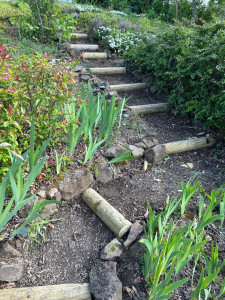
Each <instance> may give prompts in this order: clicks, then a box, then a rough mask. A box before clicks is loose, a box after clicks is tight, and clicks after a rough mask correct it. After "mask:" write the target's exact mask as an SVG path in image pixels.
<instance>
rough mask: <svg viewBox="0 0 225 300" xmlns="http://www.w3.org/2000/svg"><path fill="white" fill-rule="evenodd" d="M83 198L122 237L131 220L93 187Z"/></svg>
mask: <svg viewBox="0 0 225 300" xmlns="http://www.w3.org/2000/svg"><path fill="white" fill-rule="evenodd" d="M82 199H83V200H84V202H85V203H86V204H87V205H88V206H89V207H90V209H91V210H93V211H94V213H96V215H97V216H98V217H99V218H100V219H101V220H102V221H103V222H104V223H105V224H106V225H107V226H108V227H109V228H110V229H111V230H112V231H113V232H114V233H115V234H116V235H118V236H119V237H122V236H123V235H124V234H125V233H126V232H127V231H128V230H129V228H130V227H131V225H132V224H131V222H130V221H128V220H126V219H125V218H124V216H123V215H122V214H121V213H120V212H118V211H117V210H116V209H115V208H114V207H113V206H112V205H110V204H109V203H108V202H107V201H106V200H105V199H104V198H102V197H101V196H100V195H99V194H98V193H97V192H95V191H94V190H93V189H87V190H86V191H85V192H83V194H82Z"/></svg>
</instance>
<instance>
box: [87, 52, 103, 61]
mask: <svg viewBox="0 0 225 300" xmlns="http://www.w3.org/2000/svg"><path fill="white" fill-rule="evenodd" d="M82 56H83V58H85V59H107V57H108V55H107V53H106V52H84V53H83V55H82Z"/></svg>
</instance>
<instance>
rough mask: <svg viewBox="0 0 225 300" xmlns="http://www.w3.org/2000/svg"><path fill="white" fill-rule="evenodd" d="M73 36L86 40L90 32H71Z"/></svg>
mask: <svg viewBox="0 0 225 300" xmlns="http://www.w3.org/2000/svg"><path fill="white" fill-rule="evenodd" d="M71 37H72V38H74V39H82V40H86V39H87V38H88V34H87V33H79V32H77V33H76V32H74V33H71Z"/></svg>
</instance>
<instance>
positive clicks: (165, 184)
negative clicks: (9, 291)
mask: <svg viewBox="0 0 225 300" xmlns="http://www.w3.org/2000/svg"><path fill="white" fill-rule="evenodd" d="M86 43H88V41H87V42H86ZM82 65H83V66H85V67H88V68H90V67H106V66H114V67H115V66H120V65H121V61H118V60H112V59H108V60H105V61H102V60H97V61H95V60H85V61H84V62H83V63H82ZM98 77H99V78H101V80H102V81H103V82H106V81H108V82H109V83H110V84H122V83H133V82H137V81H136V80H135V79H134V78H133V77H132V75H131V74H124V75H119V76H117V75H115V76H112V75H110V76H102V75H99V76H98ZM124 95H125V96H130V99H129V102H128V104H129V105H138V104H147V103H157V102H159V99H160V97H158V96H155V95H154V94H151V93H149V92H148V91H146V90H145V91H137V92H132V93H126V94H121V95H120V96H124ZM160 100H161V99H160ZM164 101H165V98H164ZM151 135H154V137H155V138H156V139H157V140H158V141H159V143H165V142H171V141H176V140H182V139H187V138H189V137H200V136H202V135H204V133H203V130H202V129H201V128H200V129H199V128H196V127H194V126H193V125H192V124H191V123H190V122H189V121H188V120H186V119H184V118H183V117H179V116H174V115H172V114H170V113H168V114H155V115H147V116H143V117H141V118H131V119H130V118H129V119H127V118H124V121H123V125H122V128H121V135H120V137H119V140H118V142H119V143H120V144H133V143H135V142H140V141H141V140H142V139H143V138H144V137H146V136H151ZM219 149H221V148H217V146H214V147H212V148H206V149H201V150H198V151H193V152H187V153H183V154H175V155H173V156H172V155H171V156H169V157H167V158H166V160H165V162H164V163H163V164H162V165H160V166H155V165H150V166H149V168H148V170H147V171H146V172H144V171H143V162H144V160H143V158H138V159H136V160H134V161H132V162H131V163H130V165H129V166H127V167H126V168H124V169H123V170H122V171H121V173H120V174H119V177H118V178H117V179H116V180H114V181H112V182H110V183H108V184H100V183H98V182H96V183H94V185H93V188H94V189H95V190H96V191H98V192H99V194H100V195H101V196H103V197H105V199H107V200H108V201H109V203H110V204H112V205H113V206H114V207H115V208H116V209H117V210H118V211H120V212H121V213H122V214H123V215H124V216H125V217H126V218H127V219H129V220H130V221H131V222H134V221H135V220H136V219H143V216H144V215H145V213H146V210H147V203H149V204H150V205H151V207H152V208H153V209H154V210H155V211H156V213H158V212H160V211H161V210H163V208H164V206H165V200H166V197H167V195H169V197H170V198H172V197H174V196H179V195H180V190H181V188H180V182H182V181H184V182H187V181H188V179H189V178H190V177H191V176H193V175H194V174H196V172H199V179H200V180H201V182H202V184H203V186H204V187H205V188H206V189H207V190H211V189H213V188H217V187H219V186H220V185H221V184H222V183H223V182H224V173H225V165H224V158H223V157H221V156H218V155H217V152H218V151H219ZM53 218H63V220H62V221H59V222H56V223H55V224H54V228H50V230H48V231H47V232H46V243H45V244H44V245H41V246H38V245H37V246H36V247H35V248H34V249H33V251H32V252H26V254H25V258H26V273H25V276H24V277H23V279H22V280H21V281H20V282H19V286H35V285H47V284H59V283H78V282H79V283H81V282H87V281H88V273H89V270H90V268H91V267H92V266H93V264H95V263H96V261H97V260H98V259H99V253H100V250H101V249H102V248H103V247H104V246H105V245H106V244H107V243H108V242H110V241H111V240H112V238H113V237H114V234H113V233H112V232H111V231H110V230H109V229H108V228H107V227H106V226H105V225H104V224H103V223H102V222H101V221H100V220H99V219H98V217H96V216H95V214H94V213H93V212H92V211H91V210H90V209H89V208H88V207H87V206H86V205H85V204H84V203H83V202H82V200H81V198H80V197H78V198H76V199H74V200H73V201H68V202H64V203H62V205H61V209H60V210H59V211H58V213H57V214H56V215H54V216H53ZM74 234H75V235H76V239H75V240H74ZM139 260H140V258H139V257H138V256H136V255H135V253H129V255H127V256H123V257H122V258H120V259H118V276H119V278H120V280H121V281H122V284H123V287H129V288H132V285H133V286H134V287H135V288H136V289H137V290H138V292H139V294H140V296H144V293H145V288H144V281H143V278H142V275H141V274H142V273H141V266H140V264H139ZM135 297H136V296H135V295H134V296H132V295H131V294H130V295H129V293H127V292H126V291H125V290H124V295H123V299H125V300H128V299H137V298H135ZM182 297H183V298H182ZM177 299H185V297H184V295H178V297H177ZM187 299H188V298H187Z"/></svg>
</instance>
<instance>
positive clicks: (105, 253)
mask: <svg viewBox="0 0 225 300" xmlns="http://www.w3.org/2000/svg"><path fill="white" fill-rule="evenodd" d="M123 248H124V247H123V245H122V244H121V243H120V242H119V241H118V240H117V239H116V238H115V239H113V240H112V241H111V242H110V243H109V244H107V245H106V246H105V248H104V249H103V250H102V252H101V255H100V258H101V259H103V260H114V259H115V258H116V257H119V256H120V255H121V254H122V253H123Z"/></svg>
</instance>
